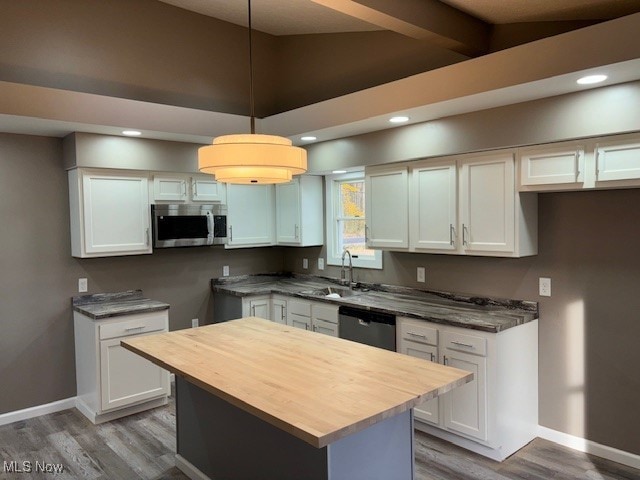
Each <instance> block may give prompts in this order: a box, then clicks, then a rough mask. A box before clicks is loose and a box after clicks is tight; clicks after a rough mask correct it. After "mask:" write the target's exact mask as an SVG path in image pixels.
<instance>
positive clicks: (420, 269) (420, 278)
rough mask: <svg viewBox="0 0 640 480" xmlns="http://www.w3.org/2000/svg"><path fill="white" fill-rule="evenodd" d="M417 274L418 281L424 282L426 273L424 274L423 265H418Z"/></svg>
mask: <svg viewBox="0 0 640 480" xmlns="http://www.w3.org/2000/svg"><path fill="white" fill-rule="evenodd" d="M417 276H418V281H419V282H420V283H424V282H425V277H426V274H425V269H424V267H418V271H417Z"/></svg>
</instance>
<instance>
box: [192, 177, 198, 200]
mask: <svg viewBox="0 0 640 480" xmlns="http://www.w3.org/2000/svg"><path fill="white" fill-rule="evenodd" d="M192 187H193V196H194V198H195V197H197V196H198V182H196V181H195V180H194V182H193V183H192Z"/></svg>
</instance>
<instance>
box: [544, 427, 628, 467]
mask: <svg viewBox="0 0 640 480" xmlns="http://www.w3.org/2000/svg"><path fill="white" fill-rule="evenodd" d="M538 436H539V437H540V438H544V439H545V440H549V441H551V442H554V443H558V444H560V445H563V446H565V447H569V448H572V449H574V450H578V451H580V452H584V453H588V454H590V455H595V456H596V457H602V458H606V459H607V460H611V461H613V462H617V463H621V464H622V465H626V466H628V467H632V468H637V469H640V455H636V454H634V453H629V452H625V451H624V450H618V449H616V448H613V447H608V446H606V445H601V444H599V443H596V442H592V441H591V440H587V439H586V438H581V437H576V436H574V435H569V434H568V433H564V432H558V431H557V430H552V429H550V428H547V427H543V426H542V425H539V426H538Z"/></svg>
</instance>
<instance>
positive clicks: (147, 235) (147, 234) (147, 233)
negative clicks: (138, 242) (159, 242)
mask: <svg viewBox="0 0 640 480" xmlns="http://www.w3.org/2000/svg"><path fill="white" fill-rule="evenodd" d="M146 237H147V247H148V246H149V229H148V228H147V231H146Z"/></svg>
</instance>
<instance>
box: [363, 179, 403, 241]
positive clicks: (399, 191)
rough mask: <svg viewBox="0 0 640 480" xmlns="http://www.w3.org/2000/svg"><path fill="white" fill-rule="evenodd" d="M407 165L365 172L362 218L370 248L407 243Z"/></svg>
mask: <svg viewBox="0 0 640 480" xmlns="http://www.w3.org/2000/svg"><path fill="white" fill-rule="evenodd" d="M407 182H408V176H407V168H406V167H402V168H396V169H380V170H378V169H369V170H367V171H366V173H365V187H364V189H365V218H366V221H367V226H366V227H365V229H366V233H367V235H366V236H367V246H368V247H370V248H395V249H404V248H408V247H409V223H408V222H409V220H408V216H409V212H408V198H407V186H408V185H407Z"/></svg>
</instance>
